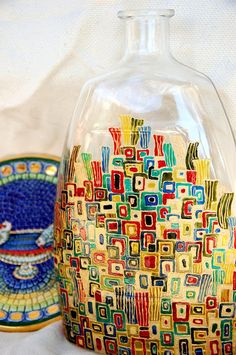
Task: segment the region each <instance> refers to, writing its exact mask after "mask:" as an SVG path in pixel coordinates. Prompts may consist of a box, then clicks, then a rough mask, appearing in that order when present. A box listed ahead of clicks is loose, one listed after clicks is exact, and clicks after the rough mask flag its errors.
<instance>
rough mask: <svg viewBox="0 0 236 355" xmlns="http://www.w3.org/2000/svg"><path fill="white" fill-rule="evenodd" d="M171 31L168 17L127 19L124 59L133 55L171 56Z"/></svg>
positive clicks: (141, 56)
mask: <svg viewBox="0 0 236 355" xmlns="http://www.w3.org/2000/svg"><path fill="white" fill-rule="evenodd" d="M169 32H170V31H169V18H168V17H162V16H150V17H148V16H147V17H145V16H144V17H135V18H131V19H129V18H128V19H126V49H125V54H124V57H123V60H128V59H130V58H131V57H132V58H133V57H137V58H139V57H140V58H143V57H146V58H147V57H148V56H151V57H153V56H158V57H165V58H166V57H170V56H171V53H170V45H169V36H170V34H169Z"/></svg>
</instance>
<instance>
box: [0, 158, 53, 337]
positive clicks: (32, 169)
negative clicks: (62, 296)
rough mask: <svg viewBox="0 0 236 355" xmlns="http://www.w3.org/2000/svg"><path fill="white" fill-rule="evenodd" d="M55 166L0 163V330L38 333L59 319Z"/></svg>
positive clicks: (42, 161)
mask: <svg viewBox="0 0 236 355" xmlns="http://www.w3.org/2000/svg"><path fill="white" fill-rule="evenodd" d="M58 165H59V162H58V161H57V160H55V159H51V158H49V157H44V158H42V157H39V156H34V157H33V156H30V157H29V156H28V157H16V158H14V159H11V160H4V161H2V162H0V330H9V331H12V330H15V331H18V330H20V331H22V330H23V331H27V330H32V329H36V328H40V327H42V326H43V325H45V324H47V323H48V322H49V321H51V320H52V319H54V318H55V317H58V316H59V314H60V311H59V306H58V294H57V286H56V277H55V273H54V262H53V256H52V249H53V247H52V243H53V227H52V223H53V211H54V202H55V197H56V184H57V174H58Z"/></svg>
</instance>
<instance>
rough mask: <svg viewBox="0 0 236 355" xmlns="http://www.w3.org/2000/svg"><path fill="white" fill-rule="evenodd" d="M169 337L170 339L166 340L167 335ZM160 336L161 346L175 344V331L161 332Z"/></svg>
mask: <svg viewBox="0 0 236 355" xmlns="http://www.w3.org/2000/svg"><path fill="white" fill-rule="evenodd" d="M166 336H167V337H169V338H170V340H168V341H165V337H166ZM160 337H161V346H164V347H167V346H173V345H174V333H173V332H162V331H161V332H160Z"/></svg>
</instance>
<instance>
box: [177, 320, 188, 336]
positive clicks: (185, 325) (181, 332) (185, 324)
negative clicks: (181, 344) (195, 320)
mask: <svg viewBox="0 0 236 355" xmlns="http://www.w3.org/2000/svg"><path fill="white" fill-rule="evenodd" d="M181 327H182V328H185V330H181V329H180V328H181ZM174 334H176V335H190V326H189V323H188V322H175V323H174Z"/></svg>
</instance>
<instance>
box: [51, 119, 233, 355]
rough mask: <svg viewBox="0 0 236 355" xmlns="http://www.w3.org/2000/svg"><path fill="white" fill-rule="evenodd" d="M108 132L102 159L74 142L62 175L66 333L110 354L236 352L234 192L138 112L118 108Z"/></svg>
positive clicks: (58, 215) (59, 206) (191, 150)
mask: <svg viewBox="0 0 236 355" xmlns="http://www.w3.org/2000/svg"><path fill="white" fill-rule="evenodd" d="M109 131H110V134H111V138H112V139H111V146H102V147H101V159H100V160H94V159H93V157H92V155H91V154H90V153H89V152H83V151H81V152H80V147H79V146H76V147H74V149H73V151H72V154H71V157H70V159H69V160H68V161H65V166H64V168H65V174H64V177H62V178H61V181H60V183H59V191H61V193H60V196H59V198H58V200H57V202H56V209H55V222H56V228H55V247H56V254H57V256H56V264H57V269H58V273H59V277H60V299H61V305H62V311H63V319H64V327H65V332H66V335H67V338H68V339H69V340H70V341H72V342H74V343H76V344H77V345H79V346H82V347H84V348H87V349H90V350H94V351H96V352H101V353H106V354H114V355H115V354H119V355H129V354H142V355H143V354H153V355H157V354H158V355H159V354H161V355H173V354H181V355H188V354H194V355H219V354H222V355H226V354H227V355H229V354H233V353H236V352H235V351H236V350H235V349H234V350H233V347H234V346H235V345H233V344H234V342H235V340H236V339H235V338H236V332H235V327H236V320H235V308H236V307H235V301H236V268H235V255H236V251H235V249H236V218H235V217H232V216H231V205H232V200H233V193H227V192H223V189H222V187H220V184H219V182H218V181H217V180H212V179H211V177H210V161H209V160H207V159H201V158H200V157H199V154H198V145H199V144H198V143H197V142H195V143H194V142H193V143H189V145H188V147H186V151H185V157H184V159H183V155H182V156H180V155H181V154H180V153H179V152H177V150H176V149H174V145H173V142H170V141H169V140H168V139H167V137H164V136H163V135H161V134H157V133H155V132H154V133H152V132H151V127H149V126H144V121H143V120H139V119H134V118H131V117H129V116H122V117H121V127H120V128H110V129H109ZM182 144H183V143H182ZM179 161H181V163H179ZM182 162H183V164H184V165H183V164H182ZM63 179H64V180H63Z"/></svg>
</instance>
